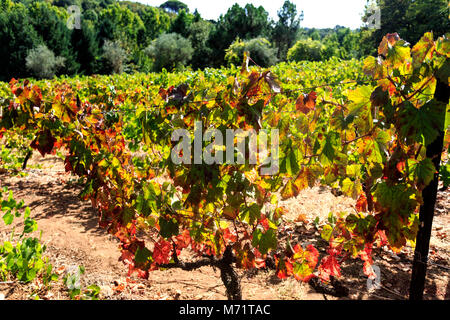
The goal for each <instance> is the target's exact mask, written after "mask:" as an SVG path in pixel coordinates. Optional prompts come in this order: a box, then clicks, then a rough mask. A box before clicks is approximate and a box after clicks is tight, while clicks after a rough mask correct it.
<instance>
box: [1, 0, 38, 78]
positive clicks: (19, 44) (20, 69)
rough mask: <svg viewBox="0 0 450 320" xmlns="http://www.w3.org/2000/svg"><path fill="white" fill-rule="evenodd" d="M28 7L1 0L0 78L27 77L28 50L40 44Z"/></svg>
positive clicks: (8, 0)
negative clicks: (26, 61) (26, 60)
mask: <svg viewBox="0 0 450 320" xmlns="http://www.w3.org/2000/svg"><path fill="white" fill-rule="evenodd" d="M39 42H40V40H39V37H38V34H37V33H36V31H35V30H34V28H33V25H32V23H31V21H30V18H29V16H28V12H27V9H26V7H25V6H24V5H23V4H21V3H14V2H12V1H10V0H0V43H1V45H0V80H2V81H9V80H11V78H12V77H26V76H27V75H28V70H27V68H26V66H25V58H26V56H27V54H28V50H30V49H32V48H34V47H36V46H37V45H39Z"/></svg>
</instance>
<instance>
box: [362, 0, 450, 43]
mask: <svg viewBox="0 0 450 320" xmlns="http://www.w3.org/2000/svg"><path fill="white" fill-rule="evenodd" d="M372 3H374V2H373V1H370V0H368V1H367V4H366V10H365V16H364V17H363V20H364V21H367V19H368V18H369V17H370V16H371V15H372V14H373V6H372V5H371V4H372ZM376 4H377V6H378V7H379V8H380V10H381V21H380V22H381V23H380V24H381V28H380V29H376V30H374V31H373V33H372V36H371V37H370V38H369V39H368V40H370V41H371V45H372V46H375V47H378V44H379V43H380V41H381V40H382V38H383V36H384V35H386V34H387V33H394V32H397V33H398V34H399V35H400V37H401V38H402V39H404V40H406V41H408V42H410V43H416V42H417V41H418V40H419V39H420V38H421V36H422V35H423V34H424V33H425V32H427V31H433V32H434V34H435V35H436V36H441V35H444V34H445V33H446V32H449V30H450V19H449V7H448V1H447V0H414V1H411V0H376Z"/></svg>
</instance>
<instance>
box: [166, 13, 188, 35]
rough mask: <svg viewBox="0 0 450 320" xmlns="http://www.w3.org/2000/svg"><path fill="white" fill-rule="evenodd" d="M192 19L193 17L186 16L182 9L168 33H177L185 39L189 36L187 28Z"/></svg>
mask: <svg viewBox="0 0 450 320" xmlns="http://www.w3.org/2000/svg"><path fill="white" fill-rule="evenodd" d="M193 19H194V17H193V15H191V14H188V13H187V12H186V11H185V10H184V9H182V10H180V11H179V12H178V15H177V17H176V18H175V20H173V22H172V25H171V26H170V33H178V34H180V35H182V36H183V37H185V38H187V37H188V36H189V26H190V25H191V23H192V20H193Z"/></svg>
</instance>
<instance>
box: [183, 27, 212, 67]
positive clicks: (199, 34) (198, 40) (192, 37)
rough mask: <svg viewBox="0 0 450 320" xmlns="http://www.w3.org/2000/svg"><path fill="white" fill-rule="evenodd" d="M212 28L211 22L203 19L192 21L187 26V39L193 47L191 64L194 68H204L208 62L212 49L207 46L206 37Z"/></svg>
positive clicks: (207, 37)
mask: <svg viewBox="0 0 450 320" xmlns="http://www.w3.org/2000/svg"><path fill="white" fill-rule="evenodd" d="M212 29H213V24H212V23H211V22H209V21H205V20H199V21H197V22H193V23H192V24H191V25H190V27H189V38H188V39H189V41H191V44H192V48H193V49H194V53H193V55H192V60H191V64H192V67H193V68H195V69H197V68H204V67H206V66H208V64H209V62H210V59H211V55H212V52H213V51H212V49H211V48H210V47H208V39H209V35H210V33H211V30H212Z"/></svg>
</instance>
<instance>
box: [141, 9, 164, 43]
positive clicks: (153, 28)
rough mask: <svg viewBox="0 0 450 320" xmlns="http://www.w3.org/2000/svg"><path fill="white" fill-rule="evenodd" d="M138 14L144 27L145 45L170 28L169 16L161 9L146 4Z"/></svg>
mask: <svg viewBox="0 0 450 320" xmlns="http://www.w3.org/2000/svg"><path fill="white" fill-rule="evenodd" d="M138 14H139V16H140V18H141V20H142V22H143V24H144V27H145V45H146V46H147V45H149V44H150V42H151V40H153V39H156V38H157V37H158V36H159V35H160V34H162V33H165V32H168V31H169V28H170V16H169V15H168V14H167V13H165V12H164V11H162V10H161V9H158V8H154V7H149V6H146V7H145V9H144V10H141V11H138Z"/></svg>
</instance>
